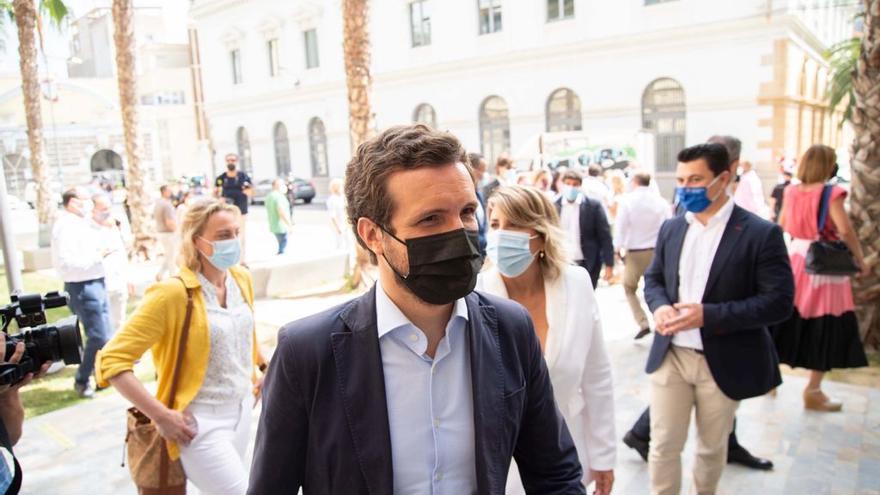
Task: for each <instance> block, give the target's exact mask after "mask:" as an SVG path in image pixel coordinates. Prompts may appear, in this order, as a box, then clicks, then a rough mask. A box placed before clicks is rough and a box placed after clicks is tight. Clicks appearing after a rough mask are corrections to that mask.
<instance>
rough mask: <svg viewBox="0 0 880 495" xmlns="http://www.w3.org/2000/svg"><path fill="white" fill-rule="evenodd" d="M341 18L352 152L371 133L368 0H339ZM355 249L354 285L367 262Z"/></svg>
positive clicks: (365, 254)
mask: <svg viewBox="0 0 880 495" xmlns="http://www.w3.org/2000/svg"><path fill="white" fill-rule="evenodd" d="M342 18H343V25H342V28H343V34H342V49H343V53H344V56H345V76H346V85H347V87H348V129H349V138H350V140H351V151H352V153H354V152H355V151H356V150H357V147H358V146H360V145H361V143H363V142H364V141H366V140H367V139H369V138H370V136H371V135H372V133H373V111H372V108H371V107H370V91H371V88H372V84H373V78H372V76H371V75H370V30H369V22H370V16H369V0H342ZM355 249H356V252H355V267H354V272H353V273H352V276H351V282H352V285H354V286H357V285H359V284H360V283H361V279H362V278H363V270H364V269H365V268H366V267H367V265H368V264H369V262H370V261H369V256H368V255H367V252H366V251H365V250H364V249H363V248H362V247H360V244H358V243H355Z"/></svg>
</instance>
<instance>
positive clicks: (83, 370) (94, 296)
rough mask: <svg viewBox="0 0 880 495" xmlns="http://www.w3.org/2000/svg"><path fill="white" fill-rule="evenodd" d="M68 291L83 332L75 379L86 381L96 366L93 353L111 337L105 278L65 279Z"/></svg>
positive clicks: (72, 308)
mask: <svg viewBox="0 0 880 495" xmlns="http://www.w3.org/2000/svg"><path fill="white" fill-rule="evenodd" d="M64 290H65V291H67V293H68V294H69V295H70V309H71V310H73V313H74V314H75V315H76V316H77V318H79V322H80V324H81V325H82V327H83V329H84V330H85V332H86V346H85V350H84V352H83V360H82V364H80V365H79V369H78V370H77V371H76V383H79V384H81V385H85V384H87V383H89V377H91V376H92V372H93V371H94V370H95V355H96V354H97V353H98V351H99V350H101V348H102V347H104V344H106V343H107V341H108V340H110V312H109V304H108V303H107V291H106V289H105V288H104V279H103V278H99V279H95V280H87V281H85V282H65V283H64Z"/></svg>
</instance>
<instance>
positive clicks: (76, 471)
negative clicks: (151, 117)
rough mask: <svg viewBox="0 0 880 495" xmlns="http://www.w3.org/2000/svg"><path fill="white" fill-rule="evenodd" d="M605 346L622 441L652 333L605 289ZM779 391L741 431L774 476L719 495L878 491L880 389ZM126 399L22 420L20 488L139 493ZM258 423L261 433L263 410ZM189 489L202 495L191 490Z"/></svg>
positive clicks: (738, 470)
mask: <svg viewBox="0 0 880 495" xmlns="http://www.w3.org/2000/svg"><path fill="white" fill-rule="evenodd" d="M349 297H351V296H350V295H335V296H330V297H325V298H308V299H300V300H293V301H282V300H274V301H260V302H259V303H258V306H257V313H258V315H257V318H258V320H259V321H261V322H263V323H264V324H270V325H271V324H274V325H281V324H283V323H285V322H287V321H290V320H293V319H295V318H296V317H299V316H304V315H307V314H310V313H313V312H315V311H320V310H322V309H324V308H327V307H330V306H332V305H334V304H337V303H339V302H342V301H344V300H346V299H348V298H349ZM598 297H599V301H600V308H601V311H602V317H603V327H604V332H605V340H606V345H607V347H608V352H609V355H610V358H611V361H612V364H613V372H614V379H615V398H614V399H615V407H616V426H617V436H618V438H620V437H622V436H623V433H624V432H625V431H626V429H628V428H629V426H630V425H631V424H632V422H633V421H634V420H635V419H636V418H637V417H638V415H639V414H640V413H641V411H642V409H643V408H644V407H645V405H646V404H647V400H648V393H649V389H648V388H649V387H648V380H647V377H646V375H645V374H644V372H643V368H644V363H645V357H646V355H647V350H648V347H649V344H650V337H648V338H646V339H644V340H643V341H640V342H633V341H632V336H633V335H634V334H635V331H636V328H635V327H636V326H635V324H634V323H633V322H632V320H631V317H630V316H629V310H628V307H627V305H626V302H625V300H624V297H623V291H622V289H620V287H619V286H618V287H611V288H607V287H604V288H600V289H599V291H598ZM784 380H785V383H784V384H783V385H782V386H781V387H780V388H779V391H778V395H777V396H776V397H775V398H774V397H760V398H756V399H751V400H747V401H744V402H742V404H741V406H740V408H739V412H738V414H737V418H738V427H737V434H738V435H739V438H740V441H741V443H742V444H743V445H745V446H746V447H748V448H749V449H750V450H752V452H753V453H754V454H756V455H759V456H762V457H769V458H770V459H772V460H773V461H774V463H775V464H776V469H775V470H773V471H771V472H758V471H752V470H749V469H745V468H742V467H739V466H728V467H727V469H725V472H724V475H723V477H722V479H721V485H720V488H719V494H741V493H742V494H768V495H773V494H786V495H787V494H825V493H828V494H834V495H838V494H840V495H850V494H852V495H869V494H880V390H878V389H876V388H867V387H860V386H854V385H846V384H840V383H833V382H829V383H828V384H827V390H828V392H829V393H830V394H832V395H834V396H837V397H839V398H840V399H842V400H843V403H844V409H843V412H841V413H836V414H821V413H816V412H811V411H805V410H804V409H803V405H802V402H801V391H802V390H803V387H804V385H805V379H804V378H801V377H795V376H785V377H784ZM126 407H127V403H126V401H125V400H124V399H122V398H121V397H120V396H119V395H118V394H115V393H107V394H103V395H102V396H101V397H100V398H98V399H95V400H94V401H91V402H89V403H85V404H81V405H77V406H74V407H70V408H67V409H63V410H60V411H55V412H52V413H49V414H45V415H42V416H38V417H36V418H33V419H31V420H28V421H27V422H26V423H25V428H24V436H23V437H22V440H21V443H20V444H19V447H18V448H17V449H16V451H17V453H18V454H19V456H20V459H21V462H22V465H23V466H24V469H25V481H24V488H23V490H22V493H25V494H40V495H44V494H45V495H53V494H88V495H104V494H107V495H110V494H113V495H117V494H121V495H127V494H134V493H136V491H135V489H134V487H133V486H132V485H131V482H130V480H129V478H128V470H127V468H122V467H120V461H121V459H122V443H123V438H124V434H125V416H124V413H125V409H126ZM258 411H259V410H257V411H256V412H255V416H254V419H253V425H254V429H253V430H252V435H253V434H254V433H255V431H256V422H257V415H256V413H258ZM693 437H694V433H693V430H692V432H691V436H690V440H689V441H688V444H687V446H686V447H685V454H684V457H683V464H684V471H685V473H684V474H685V485H684V486H689V485H688V483H689V480H690V475H689V471H690V469H691V467H692V466H693V452H694V443H695V442H694V441H693ZM615 473H616V478H617V481H616V483H615V489H614V493H615V494H623V495H641V494H646V493H648V470H647V465H646V464H645V463H644V462H643V461H642V460H641V458H639V457H638V455H637V454H636V453H635V452H634V451H632V450H630V449H628V448H627V447H626V446H624V445H623V444H622V443H619V444H618V459H617V468H616V471H615ZM191 493H195V490H193V491H192V492H191Z"/></svg>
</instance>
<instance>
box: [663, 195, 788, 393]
mask: <svg viewBox="0 0 880 495" xmlns="http://www.w3.org/2000/svg"><path fill="white" fill-rule="evenodd" d="M732 200H733V199H732V198H731V199H730V201H732ZM687 230H688V223H687V220H685V217H684V216H683V215H682V216H679V217H675V218H672V219H670V220H667V221H666V222H665V223H664V224H663V226H662V227H660V233H659V234H658V236H657V246H656V248H655V250H654V260H653V261H652V262H651V266H650V267H649V268H648V271H647V272H646V273H645V299H646V300H647V302H648V306H649V307H650V308H651V311H652V312H653V311H655V310H656V309H657V308H659V307H660V306H663V305H666V304H669V305H671V304H674V303H676V302H678V269H679V259H680V257H681V249H682V245H683V244H684V238H685V234H686V233H687ZM793 301H794V277H793V275H792V272H791V266H790V265H789V262H788V252H787V250H786V247H785V242H784V240H783V238H782V229H780V228H779V226H778V225H776V224H773V223H770V222H767V221H766V220H763V219H761V218H760V217H758V216H756V215H753V214H751V213H749V212H748V211H746V210H744V209H742V208H740V207H739V206H734V207H733V212H732V213H731V215H730V220H729V221H728V222H727V226H726V227H725V228H724V233H723V234H722V236H721V243H720V244H719V245H718V251H717V252H716V253H715V259H714V260H713V261H712V267H711V269H710V271H709V279H708V281H707V282H706V291H705V293H704V294H703V300H702V303H703V327H702V328H701V329H700V334H701V335H702V337H703V351H704V352H705V355H706V361H707V362H708V364H709V369H710V370H711V372H712V377H713V378H715V382H716V383H717V384H718V387H719V388H720V389H721V391H722V392H724V394H725V395H727V396H728V397H730V398H731V399H734V400H742V399H747V398H749V397H755V396H758V395H762V394H765V393H767V391H769V390H770V389H772V388H773V387H776V386H778V385H779V384H780V383H782V377H781V375H780V374H779V358H778V357H777V356H776V349H775V347H774V345H773V339H772V338H771V337H770V332H769V329H768V327H769V326H770V325H773V324H776V323H779V322H781V321H784V320H786V319H787V318H788V317H789V315H791V313H792V309H793ZM671 344H672V336H664V335H660V334H655V335H654V342H653V345H652V346H651V353H650V354H649V355H648V365H647V372H648V373H653V372H654V371H656V370H657V369H658V368H659V367H660V365H661V364H662V363H663V359H664V358H665V357H666V352H667V351H668V350H669V346H670V345H671Z"/></svg>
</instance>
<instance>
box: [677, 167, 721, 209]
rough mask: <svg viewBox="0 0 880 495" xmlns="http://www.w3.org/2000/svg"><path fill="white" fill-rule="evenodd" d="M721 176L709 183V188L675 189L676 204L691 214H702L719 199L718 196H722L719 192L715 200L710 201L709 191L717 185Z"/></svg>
mask: <svg viewBox="0 0 880 495" xmlns="http://www.w3.org/2000/svg"><path fill="white" fill-rule="evenodd" d="M720 178H721V176H720V175H719V176H718V177H715V178H714V179H712V182H710V183H709V185H708V186H705V187H677V188H675V202H676V203H677V204H680V205H681V206H683V207H684V209H686V210H687V211H689V212H691V213H700V212H701V211H705V210H706V208H708V207H709V205H711V204H712V202H713V201H715V200H716V199H718V196H720V195H721V193H722V192H723V190H722V191H718V194H716V195H715V197H714V198H712V199H709V196H708V194H707V191H708V190H709V187H711V186H712V184H714V183H715V181H717V180H718V179H720Z"/></svg>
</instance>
